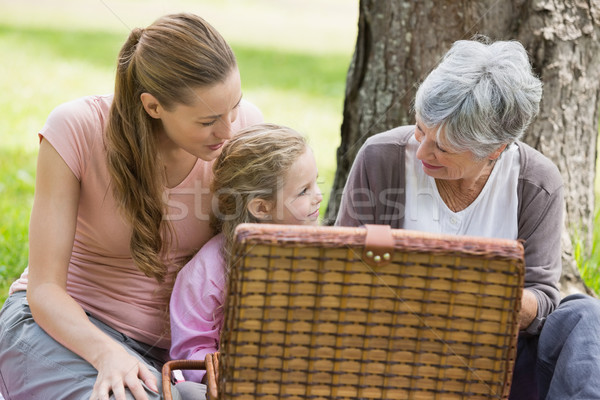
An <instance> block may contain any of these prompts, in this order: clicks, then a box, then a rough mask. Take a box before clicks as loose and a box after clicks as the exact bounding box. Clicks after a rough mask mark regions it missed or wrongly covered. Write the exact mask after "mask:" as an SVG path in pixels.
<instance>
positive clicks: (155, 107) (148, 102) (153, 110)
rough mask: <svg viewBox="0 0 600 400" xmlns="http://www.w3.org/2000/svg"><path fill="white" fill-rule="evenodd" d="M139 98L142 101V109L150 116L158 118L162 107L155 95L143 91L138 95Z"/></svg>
mask: <svg viewBox="0 0 600 400" xmlns="http://www.w3.org/2000/svg"><path fill="white" fill-rule="evenodd" d="M140 100H141V101H142V105H143V106H144V110H146V112H147V113H148V115H149V116H150V117H152V118H154V119H160V114H161V111H162V109H163V108H162V106H161V105H160V103H159V102H158V99H157V98H156V97H154V96H152V95H151V94H150V93H146V92H144V93H142V94H141V95H140Z"/></svg>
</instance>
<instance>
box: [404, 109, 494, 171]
mask: <svg viewBox="0 0 600 400" xmlns="http://www.w3.org/2000/svg"><path fill="white" fill-rule="evenodd" d="M436 131H437V128H433V129H429V128H427V127H426V126H425V125H424V124H422V123H421V122H420V121H419V119H417V127H416V129H415V139H417V142H419V148H418V149H417V158H418V159H419V160H421V163H422V166H423V171H425V173H426V174H427V175H429V176H431V177H432V178H436V179H466V180H470V179H477V178H478V177H479V175H480V174H481V172H482V171H483V170H484V169H485V166H486V165H487V164H488V161H487V159H483V160H481V159H477V158H476V157H475V156H474V155H473V153H472V152H470V151H456V150H453V149H451V148H450V147H448V145H447V144H445V143H444V140H443V138H444V133H443V132H442V134H441V135H440V141H439V142H438V141H437V140H436Z"/></svg>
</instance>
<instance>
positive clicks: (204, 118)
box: [155, 67, 242, 161]
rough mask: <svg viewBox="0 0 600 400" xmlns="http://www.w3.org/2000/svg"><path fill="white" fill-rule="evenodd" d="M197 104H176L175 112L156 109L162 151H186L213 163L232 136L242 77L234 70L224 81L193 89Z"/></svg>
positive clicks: (173, 110) (240, 95) (239, 99)
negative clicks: (159, 124) (160, 129)
mask: <svg viewBox="0 0 600 400" xmlns="http://www.w3.org/2000/svg"><path fill="white" fill-rule="evenodd" d="M193 92H194V94H195V101H193V102H192V103H191V104H177V105H176V106H175V107H174V108H173V109H171V110H166V109H164V108H162V107H160V105H159V108H158V109H157V110H158V111H157V113H159V114H158V115H157V116H156V117H155V118H158V119H160V120H161V122H162V126H163V132H162V137H161V139H162V140H161V142H160V143H161V146H163V150H165V149H166V150H169V149H172V150H179V149H182V150H185V151H186V152H188V153H190V154H192V155H194V156H196V157H198V158H200V159H202V160H204V161H212V160H214V159H215V158H217V156H218V155H219V154H220V153H221V148H222V147H223V145H224V144H225V142H226V141H227V140H229V139H231V137H232V136H233V133H234V132H233V131H232V123H233V122H234V121H235V120H236V118H237V116H238V108H239V105H240V101H241V100H242V88H241V82H240V74H239V71H238V69H237V67H236V68H234V69H233V70H232V71H231V72H230V73H229V75H228V76H227V78H226V79H225V81H224V82H220V83H216V84H214V85H212V86H208V87H201V88H197V89H195V90H193Z"/></svg>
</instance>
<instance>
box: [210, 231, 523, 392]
mask: <svg viewBox="0 0 600 400" xmlns="http://www.w3.org/2000/svg"><path fill="white" fill-rule="evenodd" d="M236 238H237V239H236V244H235V249H234V253H235V255H234V262H233V263H232V266H231V271H230V276H229V289H228V290H229V294H228V297H227V302H226V310H225V322H224V327H223V331H222V334H221V348H220V362H219V364H218V380H217V382H212V383H211V382H210V381H209V391H210V392H211V398H215V397H218V398H220V399H265V400H268V399H353V400H354V399H464V398H469V399H490V398H491V399H496V398H497V399H505V398H508V394H509V390H510V382H511V377H512V368H513V364H514V358H515V354H516V343H517V334H518V324H517V314H518V311H519V307H520V299H521V294H522V288H523V275H524V262H523V247H522V245H521V243H519V242H517V241H511V240H495V239H482V238H472V237H456V236H443V235H432V234H426V233H419V232H412V231H406V230H391V229H390V228H389V227H387V226H385V227H384V226H377V225H371V226H367V227H366V228H364V227H361V228H342V227H335V228H334V227H297V226H283V225H264V224H244V225H240V226H239V227H238V229H237V231H236ZM215 385H216V387H215Z"/></svg>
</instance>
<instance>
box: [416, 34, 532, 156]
mask: <svg viewBox="0 0 600 400" xmlns="http://www.w3.org/2000/svg"><path fill="white" fill-rule="evenodd" d="M541 97H542V82H541V81H540V80H539V79H538V78H537V76H535V75H534V74H533V71H532V68H531V64H530V63H529V59H528V57H527V52H526V51H525V48H524V47H523V45H522V44H521V43H519V42H516V41H500V42H495V43H491V44H485V43H481V42H479V41H475V40H459V41H457V42H455V43H454V44H453V45H452V48H451V49H450V50H449V51H448V53H446V55H445V56H444V59H443V60H442V62H441V63H440V64H439V65H438V66H437V68H435V69H434V70H433V71H432V72H431V73H430V74H429V76H427V78H425V80H424V81H423V83H422V84H421V85H420V86H419V89H418V91H417V94H416V97H415V112H416V114H417V117H418V118H419V119H420V120H421V122H422V123H423V124H425V126H427V127H428V128H434V127H437V128H438V131H437V135H438V138H439V135H440V132H441V131H442V130H444V131H445V143H446V144H448V145H449V146H450V147H451V148H454V149H457V150H463V151H464V150H469V151H471V152H472V153H473V154H474V155H475V156H476V157H479V158H484V157H486V156H487V155H489V154H490V153H492V152H493V151H495V150H496V149H498V147H500V146H501V145H503V144H510V143H512V142H514V141H515V140H517V139H519V138H520V137H521V136H522V135H523V132H525V129H527V126H528V125H529V123H530V122H531V121H532V120H533V118H535V116H536V115H537V113H538V112H539V104H540V99H541Z"/></svg>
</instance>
